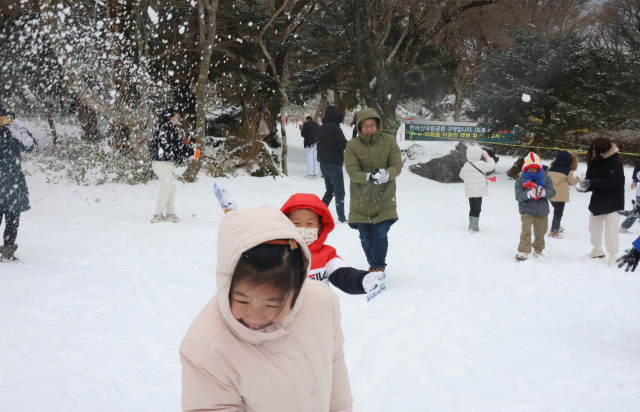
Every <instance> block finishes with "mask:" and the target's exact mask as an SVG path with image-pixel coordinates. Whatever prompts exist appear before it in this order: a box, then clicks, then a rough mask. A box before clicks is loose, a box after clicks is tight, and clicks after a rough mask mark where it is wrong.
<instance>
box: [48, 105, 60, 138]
mask: <svg viewBox="0 0 640 412" xmlns="http://www.w3.org/2000/svg"><path fill="white" fill-rule="evenodd" d="M47 122H48V123H49V128H50V129H51V137H52V138H53V144H54V145H57V144H58V133H57V132H56V125H55V123H53V116H52V115H51V111H50V110H47Z"/></svg>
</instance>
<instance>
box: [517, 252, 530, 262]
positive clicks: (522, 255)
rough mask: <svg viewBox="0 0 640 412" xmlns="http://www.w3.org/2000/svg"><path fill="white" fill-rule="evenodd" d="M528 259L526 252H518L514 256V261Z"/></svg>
mask: <svg viewBox="0 0 640 412" xmlns="http://www.w3.org/2000/svg"><path fill="white" fill-rule="evenodd" d="M528 258H529V254H528V253H527V252H518V254H517V255H516V260H519V261H523V260H527V259H528Z"/></svg>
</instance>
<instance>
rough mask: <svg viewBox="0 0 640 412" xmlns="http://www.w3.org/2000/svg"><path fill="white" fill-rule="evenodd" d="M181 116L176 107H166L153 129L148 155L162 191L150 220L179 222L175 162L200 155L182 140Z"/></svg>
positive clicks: (153, 221)
mask: <svg viewBox="0 0 640 412" xmlns="http://www.w3.org/2000/svg"><path fill="white" fill-rule="evenodd" d="M179 119H180V115H179V114H178V111H177V110H176V109H173V108H171V109H166V110H165V111H164V112H163V113H162V118H161V119H160V123H159V125H158V127H157V128H156V130H155V131H154V132H153V139H152V140H151V149H150V153H149V157H150V158H151V168H152V169H153V172H154V173H155V174H156V175H157V176H158V179H160V193H158V202H157V203H156V212H155V214H154V215H153V219H152V220H151V223H159V222H173V223H177V222H179V221H180V219H178V216H176V211H175V204H176V185H175V183H174V182H175V177H174V176H173V168H174V165H175V164H176V163H182V161H183V160H184V158H185V157H189V156H193V155H194V154H196V156H197V152H196V151H195V150H194V149H192V148H191V147H189V146H187V145H185V144H184V143H182V140H180V133H179V132H180V131H179V127H178V121H179ZM163 213H164V214H163Z"/></svg>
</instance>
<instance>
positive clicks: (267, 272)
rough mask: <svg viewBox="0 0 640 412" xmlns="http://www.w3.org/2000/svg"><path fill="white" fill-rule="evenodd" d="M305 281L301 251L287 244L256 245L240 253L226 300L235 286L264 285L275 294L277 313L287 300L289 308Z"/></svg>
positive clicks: (294, 301) (293, 303)
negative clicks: (290, 298)
mask: <svg viewBox="0 0 640 412" xmlns="http://www.w3.org/2000/svg"><path fill="white" fill-rule="evenodd" d="M305 278H306V273H305V270H304V257H303V254H302V249H300V248H299V247H298V248H297V249H293V250H292V249H291V247H290V246H289V245H271V244H260V245H258V246H255V247H253V248H251V249H249V250H247V251H245V252H243V253H242V256H241V257H240V260H239V261H238V264H237V265H236V269H235V271H234V272H233V277H232V278H231V288H230V289H229V298H231V294H232V293H233V288H234V286H235V285H237V284H240V283H244V282H247V283H249V284H250V285H252V286H267V287H271V288H273V289H274V290H275V291H277V294H278V299H279V300H280V301H281V304H280V310H282V309H283V308H284V304H285V302H286V301H287V299H288V298H289V296H290V295H291V296H293V298H292V300H291V307H293V305H295V303H296V299H297V298H298V295H299V294H300V290H301V289H302V284H303V282H304V280H305Z"/></svg>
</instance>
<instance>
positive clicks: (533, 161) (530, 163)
mask: <svg viewBox="0 0 640 412" xmlns="http://www.w3.org/2000/svg"><path fill="white" fill-rule="evenodd" d="M530 167H535V168H537V169H538V172H539V171H540V170H542V162H541V161H540V158H539V157H538V155H537V154H535V153H533V152H529V154H528V155H526V156H525V158H524V163H523V164H522V170H523V171H525V172H526V171H527V169H529V168H530Z"/></svg>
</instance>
